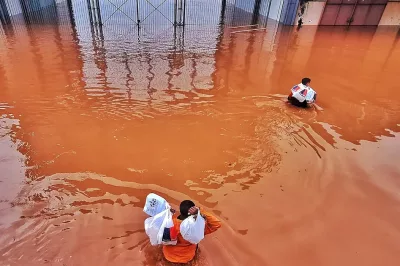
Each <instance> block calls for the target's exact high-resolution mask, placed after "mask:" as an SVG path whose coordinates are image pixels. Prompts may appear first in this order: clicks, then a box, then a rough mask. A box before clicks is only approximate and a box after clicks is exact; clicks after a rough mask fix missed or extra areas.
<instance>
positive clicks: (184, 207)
mask: <svg viewBox="0 0 400 266" xmlns="http://www.w3.org/2000/svg"><path fill="white" fill-rule="evenodd" d="M194 206H196V205H195V204H194V202H193V201H191V200H184V201H182V202H181V205H180V206H179V211H180V212H181V217H182V218H186V217H188V213H189V209H190V208H192V207H194Z"/></svg>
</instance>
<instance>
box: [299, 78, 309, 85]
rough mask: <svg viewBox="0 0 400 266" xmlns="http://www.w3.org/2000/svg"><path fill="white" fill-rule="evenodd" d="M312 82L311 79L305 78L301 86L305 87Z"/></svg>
mask: <svg viewBox="0 0 400 266" xmlns="http://www.w3.org/2000/svg"><path fill="white" fill-rule="evenodd" d="M310 82H311V79H310V78H303V79H302V80H301V84H303V85H307V84H308V83H310Z"/></svg>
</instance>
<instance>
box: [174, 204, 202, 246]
mask: <svg viewBox="0 0 400 266" xmlns="http://www.w3.org/2000/svg"><path fill="white" fill-rule="evenodd" d="M205 225H206V221H205V220H204V218H203V216H201V214H200V210H199V212H198V214H197V216H193V215H192V216H189V217H188V218H186V219H185V220H183V222H182V223H181V226H180V232H181V235H182V237H183V239H185V240H186V241H189V242H190V243H192V244H198V243H200V241H201V240H203V238H204V229H205Z"/></svg>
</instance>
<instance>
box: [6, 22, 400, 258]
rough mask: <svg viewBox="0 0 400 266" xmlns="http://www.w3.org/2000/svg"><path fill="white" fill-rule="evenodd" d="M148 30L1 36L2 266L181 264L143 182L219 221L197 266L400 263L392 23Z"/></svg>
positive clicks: (399, 150) (398, 120)
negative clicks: (165, 255)
mask: <svg viewBox="0 0 400 266" xmlns="http://www.w3.org/2000/svg"><path fill="white" fill-rule="evenodd" d="M151 30H152V29H146V27H144V28H143V29H141V30H140V31H139V32H137V31H135V30H132V31H129V32H115V31H113V29H112V28H107V27H104V29H100V30H99V29H94V30H92V31H90V30H88V28H86V27H84V26H79V25H76V27H74V26H71V25H69V24H60V25H52V24H50V25H40V24H38V25H30V26H23V25H20V26H18V27H14V28H13V29H11V30H7V31H5V32H3V33H2V35H1V37H0V117H1V118H0V264H1V265H68V266H69V265H169V264H168V263H167V262H165V261H164V260H163V259H162V253H161V251H160V249H159V248H156V247H151V246H150V244H149V241H148V238H147V237H146V235H145V233H144V228H143V222H144V219H145V218H146V216H145V214H144V213H143V212H142V208H143V205H144V201H145V197H146V195H147V194H148V193H149V192H155V193H157V194H160V195H162V196H164V197H165V198H166V199H167V200H168V201H170V202H171V203H172V204H173V205H175V206H176V205H177V204H179V202H180V201H182V200H184V199H192V200H194V201H195V202H196V203H197V204H198V205H199V206H202V207H204V208H207V209H209V210H211V211H212V212H213V213H214V214H215V215H216V216H217V217H219V218H220V219H221V220H222V221H223V228H222V229H221V230H219V231H217V232H216V233H215V234H213V235H210V236H208V237H207V239H206V240H204V241H203V242H202V243H201V244H200V252H199V254H198V256H197V258H196V260H195V261H194V262H193V263H192V264H193V265H286V266H289V265H297V266H299V265H324V266H325V265H326V266H329V265H332V266H336V265H363V266H367V265H385V266H392V265H393V266H394V265H398V262H399V261H400V207H399V206H400V204H399V203H400V166H399V163H398V162H399V158H400V133H399V132H400V98H399V97H397V94H398V90H399V88H400V87H399V86H400V85H399V84H400V76H399V71H398V69H399V62H400V41H399V39H400V38H399V35H398V28H357V27H354V28H350V29H349V30H346V29H345V28H340V27H336V28H334V27H329V28H323V27H320V28H316V27H309V28H307V27H306V28H303V29H301V30H300V31H296V30H295V29H294V28H291V27H289V28H285V27H276V25H273V24H271V25H269V26H268V29H267V30H266V31H255V32H241V33H240V32H237V31H239V30H240V29H238V28H233V29H232V28H229V27H225V28H219V27H195V26H187V27H186V28H185V32H184V33H183V32H182V31H181V30H179V31H178V32H173V30H172V29H170V30H168V29H167V30H165V31H163V32H162V35H159V34H161V33H157V34H158V35H155V33H154V32H152V31H151ZM304 76H309V77H310V78H311V79H312V83H311V85H312V87H313V88H314V89H315V90H316V91H317V92H318V105H319V106H320V108H319V109H316V108H310V109H298V108H294V107H292V106H290V105H288V104H287V103H286V101H285V95H287V94H288V92H289V90H290V88H291V87H292V86H293V85H294V84H296V83H299V82H300V80H301V78H303V77H304Z"/></svg>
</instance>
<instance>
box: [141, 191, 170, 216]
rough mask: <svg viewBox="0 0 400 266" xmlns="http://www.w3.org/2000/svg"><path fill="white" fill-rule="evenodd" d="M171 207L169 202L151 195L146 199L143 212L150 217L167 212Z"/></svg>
mask: <svg viewBox="0 0 400 266" xmlns="http://www.w3.org/2000/svg"><path fill="white" fill-rule="evenodd" d="M168 207H169V205H168V203H167V201H166V200H165V199H164V198H162V197H160V196H158V195H156V194H154V193H150V194H149V195H147V197H146V204H145V205H144V208H143V211H144V212H145V213H147V214H148V215H150V216H155V215H157V214H159V213H160V212H162V211H165V210H166V209H167V208H168Z"/></svg>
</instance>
